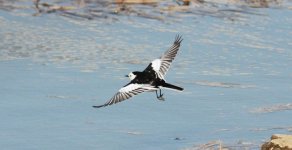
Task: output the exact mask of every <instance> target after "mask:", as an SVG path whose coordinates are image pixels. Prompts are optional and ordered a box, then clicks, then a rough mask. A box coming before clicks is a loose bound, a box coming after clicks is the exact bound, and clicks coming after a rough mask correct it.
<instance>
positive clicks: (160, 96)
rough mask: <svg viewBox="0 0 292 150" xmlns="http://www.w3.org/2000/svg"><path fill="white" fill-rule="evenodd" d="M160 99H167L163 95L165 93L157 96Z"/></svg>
mask: <svg viewBox="0 0 292 150" xmlns="http://www.w3.org/2000/svg"><path fill="white" fill-rule="evenodd" d="M157 99H158V100H160V101H165V98H164V97H163V94H160V95H159V96H158V97H157Z"/></svg>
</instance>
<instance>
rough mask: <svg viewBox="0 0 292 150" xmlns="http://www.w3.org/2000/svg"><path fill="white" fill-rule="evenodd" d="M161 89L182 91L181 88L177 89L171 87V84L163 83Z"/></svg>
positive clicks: (173, 86) (176, 87)
mask: <svg viewBox="0 0 292 150" xmlns="http://www.w3.org/2000/svg"><path fill="white" fill-rule="evenodd" d="M162 87H164V88H168V89H172V90H177V91H183V90H184V89H183V88H181V87H178V86H175V85H172V84H169V83H164V84H163V85H162Z"/></svg>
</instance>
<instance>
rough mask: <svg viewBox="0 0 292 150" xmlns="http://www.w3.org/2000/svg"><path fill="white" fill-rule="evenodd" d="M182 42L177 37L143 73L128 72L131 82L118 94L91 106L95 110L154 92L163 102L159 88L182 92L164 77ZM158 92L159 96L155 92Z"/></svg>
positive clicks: (179, 37) (181, 89)
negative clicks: (100, 103) (102, 102)
mask: <svg viewBox="0 0 292 150" xmlns="http://www.w3.org/2000/svg"><path fill="white" fill-rule="evenodd" d="M181 41H182V38H181V36H179V35H177V36H176V37H175V41H174V43H173V45H172V46H171V47H170V48H169V49H168V50H167V51H166V52H165V53H164V54H163V55H162V56H161V57H160V58H159V59H155V60H153V61H152V62H151V63H150V64H149V65H148V67H147V68H146V69H145V70H144V71H143V72H139V71H134V72H130V73H129V75H126V77H129V78H130V80H131V82H130V83H128V84H127V85H125V86H124V87H122V88H121V89H120V90H119V92H118V93H116V94H115V95H114V96H113V97H112V98H111V99H110V100H109V101H108V102H106V103H105V104H103V105H98V106H93V107H95V108H100V107H104V106H108V105H112V104H115V103H118V102H121V101H124V100H126V99H129V98H131V97H132V96H135V95H137V94H139V93H142V92H153V91H155V92H156V97H157V99H159V100H164V98H163V94H161V88H167V89H172V90H176V91H183V88H181V87H178V86H175V85H172V84H169V83H166V82H165V80H164V76H165V74H166V72H167V71H168V69H169V68H170V65H171V63H172V61H173V60H174V57H175V56H176V54H177V51H178V50H179V47H180V43H181ZM158 90H159V95H158V94H157V91H158Z"/></svg>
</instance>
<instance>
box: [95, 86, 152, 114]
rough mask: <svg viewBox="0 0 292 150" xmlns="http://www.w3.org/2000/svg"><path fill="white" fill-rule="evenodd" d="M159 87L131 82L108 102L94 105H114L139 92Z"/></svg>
mask: <svg viewBox="0 0 292 150" xmlns="http://www.w3.org/2000/svg"><path fill="white" fill-rule="evenodd" d="M156 89H157V88H155V87H154V86H151V85H149V84H136V83H129V84H127V85H125V86H124V87H123V88H121V89H120V90H119V92H118V93H116V94H115V95H114V96H113V97H112V98H111V99H110V100H109V101H108V102H106V103H105V104H103V105H98V106H93V107H95V108H100V107H104V106H108V105H112V104H115V103H118V102H121V101H124V100H126V99H129V98H131V97H133V96H135V95H137V94H139V93H142V92H146V91H154V90H156Z"/></svg>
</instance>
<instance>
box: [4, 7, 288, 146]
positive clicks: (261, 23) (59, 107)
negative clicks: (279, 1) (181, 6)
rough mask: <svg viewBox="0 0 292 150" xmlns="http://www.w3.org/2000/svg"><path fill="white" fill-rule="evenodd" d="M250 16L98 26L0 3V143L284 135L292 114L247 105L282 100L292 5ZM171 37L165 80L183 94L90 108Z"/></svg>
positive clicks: (193, 141) (188, 141)
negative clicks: (172, 54) (173, 53)
mask: <svg viewBox="0 0 292 150" xmlns="http://www.w3.org/2000/svg"><path fill="white" fill-rule="evenodd" d="M251 12H256V14H260V15H255V14H248V13H247V14H245V13H243V14H240V15H241V17H239V18H237V19H238V20H235V21H232V20H229V19H224V18H223V19H222V18H218V17H210V16H200V15H199V16H197V17H188V16H183V15H184V14H182V16H181V17H178V18H176V19H175V20H174V21H170V22H166V23H165V22H161V21H158V20H151V19H145V18H139V17H133V16H132V17H126V16H119V20H118V21H114V22H111V23H108V22H107V21H106V20H90V21H89V20H74V19H69V18H66V17H61V16H58V15H56V14H50V15H42V16H39V17H33V16H31V12H30V11H25V10H22V11H21V10H18V11H12V12H7V11H2V10H0V26H1V28H0V39H1V43H0V60H1V62H0V69H1V72H0V82H1V85H0V95H1V98H0V118H1V122H0V147H1V149H9V150H14V149H22V150H26V149H27V150H33V149H36V150H39V149H42V150H46V149H47V150H51V149H71V150H73V149H76V150H79V149H106V150H114V149H119V150H120V149H125V150H126V149H127V150H128V149H141V150H143V149H145V150H149V149H151V150H156V149H157V150H161V149H184V148H188V147H192V146H193V145H198V144H203V143H207V142H208V141H212V140H221V141H223V143H225V144H227V145H236V143H237V142H238V141H246V142H250V143H254V144H255V145H256V146H255V148H254V149H258V147H257V145H260V144H261V143H262V142H263V140H267V139H268V138H269V137H270V136H271V134H274V133H285V134H291V130H289V128H291V127H292V119H291V115H292V111H291V110H286V111H276V112H272V113H252V110H254V109H256V108H261V107H266V106H273V105H275V104H288V103H291V100H292V99H291V98H292V93H291V91H292V69H291V65H292V51H291V45H292V41H291V39H292V36H291V35H292V32H291V31H292V30H291V29H292V20H291V18H292V13H291V10H289V9H286V8H282V9H275V8H266V9H251ZM178 33H179V34H181V35H183V39H184V40H183V42H182V46H181V49H180V51H179V54H178V56H177V58H176V59H175V61H174V63H173V65H172V68H171V69H170V71H169V73H168V74H167V76H166V79H167V81H169V82H170V83H174V84H177V85H180V86H182V87H184V88H185V91H184V92H182V93H176V92H173V91H166V90H165V91H163V92H164V93H165V97H166V101H164V102H161V101H158V100H156V98H155V93H145V94H141V95H139V96H136V97H134V98H132V99H130V100H127V101H124V102H122V103H119V104H116V105H113V106H110V107H106V108H101V109H94V108H92V107H91V106H92V105H97V104H103V103H104V102H106V101H107V100H108V99H109V98H111V96H113V94H115V92H117V90H118V89H119V88H120V87H122V86H123V85H125V84H127V83H128V82H129V81H128V79H126V78H124V75H125V74H128V73H129V72H130V71H133V70H143V69H145V67H146V66H147V65H148V63H149V62H150V61H151V60H153V59H155V58H157V57H159V56H160V55H161V54H162V53H163V52H164V51H165V50H166V49H167V48H168V47H169V46H170V45H171V44H172V42H173V40H174V37H175V35H176V34H178ZM216 83H217V86H214V84H216ZM218 83H219V85H218ZM223 85H227V86H228V85H229V88H226V87H223ZM230 85H233V86H231V87H230ZM279 127H280V128H281V129H275V128H279ZM272 128H274V129H272ZM258 129H263V130H260V131H258ZM175 138H179V139H181V140H175Z"/></svg>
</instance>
